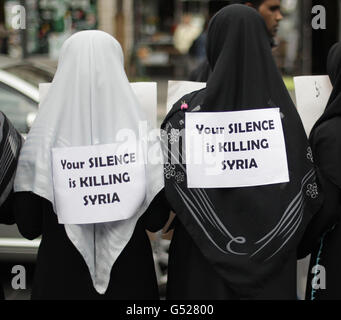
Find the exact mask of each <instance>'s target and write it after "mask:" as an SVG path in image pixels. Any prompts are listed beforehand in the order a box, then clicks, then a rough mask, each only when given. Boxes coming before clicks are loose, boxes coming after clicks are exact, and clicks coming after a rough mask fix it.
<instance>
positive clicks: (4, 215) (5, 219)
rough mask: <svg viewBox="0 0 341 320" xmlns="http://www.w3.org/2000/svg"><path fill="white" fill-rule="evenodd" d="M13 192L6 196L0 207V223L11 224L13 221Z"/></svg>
mask: <svg viewBox="0 0 341 320" xmlns="http://www.w3.org/2000/svg"><path fill="white" fill-rule="evenodd" d="M13 198H14V197H13V192H11V193H10V195H9V196H8V197H7V199H6V201H5V202H4V203H3V204H2V206H1V207H0V223H3V224H7V225H11V224H14V223H15V219H14V214H13V210H12V203H13Z"/></svg>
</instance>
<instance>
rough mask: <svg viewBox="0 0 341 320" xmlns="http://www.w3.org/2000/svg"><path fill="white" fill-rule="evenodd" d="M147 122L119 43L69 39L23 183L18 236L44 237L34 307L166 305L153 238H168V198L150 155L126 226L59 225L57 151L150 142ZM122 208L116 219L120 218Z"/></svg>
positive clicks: (31, 140) (122, 222) (19, 180)
mask: <svg viewBox="0 0 341 320" xmlns="http://www.w3.org/2000/svg"><path fill="white" fill-rule="evenodd" d="M146 119H147V118H146V116H145V115H144V114H143V112H142V110H141V107H140V106H139V103H138V101H137V99H136V97H135V95H134V93H133V92H132V89H131V87H130V84H129V82H128V79H127V77H126V74H125V72H124V68H123V53H122V49H121V47H120V45H119V43H118V42H117V41H116V40H115V39H114V38H113V37H112V36H110V35H109V34H106V33H104V32H102V31H83V32H79V33H76V34H75V35H73V36H72V37H70V38H69V39H68V40H67V41H66V42H65V44H64V45H63V48H62V51H61V55H60V58H59V63H58V69H57V72H56V75H55V77H54V80H53V82H52V85H51V87H50V89H49V92H48V95H47V96H46V98H45V99H44V101H43V103H42V105H41V108H40V111H39V114H38V116H37V119H36V121H35V123H34V125H33V127H32V129H31V131H30V133H29V135H28V137H27V140H26V142H25V145H24V147H23V150H22V152H21V155H20V158H19V164H18V171H17V175H16V179H15V186H14V187H15V191H16V192H17V193H16V194H15V195H16V204H15V215H16V221H17V224H18V227H19V230H20V232H21V233H22V234H23V235H24V236H25V237H26V238H29V239H34V238H36V237H38V236H40V235H42V242H41V245H40V248H39V253H38V260H37V266H36V274H35V280H34V284H33V292H32V299H157V298H158V289H157V281H156V276H155V269H154V264H153V258H152V251H151V247H150V242H149V239H148V237H147V235H146V232H145V229H149V230H150V231H156V230H158V229H160V228H161V227H162V226H161V225H160V224H159V225H158V223H156V222H155V221H156V220H155V219H154V218H153V215H158V213H159V212H160V211H162V210H166V211H167V210H169V209H168V208H167V207H166V202H165V201H164V196H163V191H162V188H163V168H162V164H161V163H158V164H155V165H152V164H151V161H149V158H148V157H149V156H147V154H148V153H147V152H146V151H148V150H149V149H148V148H145V149H144V153H143V156H144V158H145V161H144V162H143V167H144V175H143V179H144V181H139V184H140V185H142V186H143V188H142V193H141V189H140V191H139V192H140V194H139V197H137V194H136V193H135V191H134V189H132V191H131V192H129V196H130V199H129V202H131V203H134V206H132V208H134V209H130V210H133V211H131V212H130V214H129V217H128V218H127V217H126V218H125V219H121V218H119V219H113V220H116V221H111V222H110V220H109V222H106V221H105V222H103V223H96V224H95V223H88V224H64V225H62V224H58V221H57V218H58V220H60V219H59V218H60V217H59V212H58V203H56V200H55V199H56V195H57V192H56V191H55V189H54V187H53V183H54V175H53V172H52V171H53V170H52V152H51V150H52V149H54V148H69V147H80V146H81V147H82V146H96V145H106V144H112V143H117V140H118V139H119V138H117V137H119V135H120V134H121V138H122V132H127V130H128V131H129V132H130V133H133V134H135V135H136V136H137V137H139V139H140V140H141V139H144V138H145V137H141V136H139V124H140V123H141V121H146ZM147 145H148V147H150V145H151V143H149V144H147ZM155 147H156V149H158V147H159V145H158V142H157V141H155V142H154V145H153V148H154V150H155ZM143 179H142V180H143ZM131 185H133V184H131ZM132 188H133V186H132ZM141 195H142V196H141ZM138 199H140V200H138ZM152 201H153V202H152ZM56 208H57V209H56ZM97 208H98V207H97ZM114 208H115V207H114V206H113V214H114V215H115V214H116V215H120V214H121V212H115V209H114ZM96 210H99V209H93V214H94V215H96V213H98V211H96ZM116 211H117V210H116ZM142 215H143V216H142ZM140 217H141V219H139V218H140ZM158 220H159V219H158ZM82 223H83V222H82Z"/></svg>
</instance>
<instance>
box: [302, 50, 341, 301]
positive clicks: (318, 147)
mask: <svg viewBox="0 0 341 320" xmlns="http://www.w3.org/2000/svg"><path fill="white" fill-rule="evenodd" d="M327 71H328V74H329V77H330V80H331V82H332V84H333V87H334V88H333V91H332V93H331V96H330V98H329V101H328V104H327V107H326V109H325V111H324V113H323V115H322V116H321V117H320V119H319V120H318V121H317V122H316V124H315V126H314V128H313V130H312V131H311V134H310V143H311V147H312V150H313V156H314V159H315V163H316V166H317V167H318V169H319V173H320V174H319V180H320V182H321V184H322V187H323V190H324V194H325V201H324V205H323V207H322V209H321V211H320V212H319V213H318V214H317V215H316V216H315V217H314V219H313V220H312V222H311V223H310V224H309V227H308V228H307V231H306V234H305V235H304V239H303V241H302V243H301V248H300V256H301V257H304V256H305V255H307V254H308V253H310V252H311V251H312V255H311V259H310V266H309V279H308V282H307V290H306V299H308V300H310V299H311V300H315V299H321V300H330V299H341V293H340V287H341V276H340V270H341V258H340V247H341V225H340V224H339V223H338V224H336V225H335V223H337V222H338V221H339V219H340V214H341V169H340V162H341V135H340V132H341V129H340V128H341V43H337V44H335V45H334V46H333V47H332V48H331V50H330V52H329V55H328V61H327ZM313 247H315V248H314V249H313V250H311V249H312V248H313ZM317 265H320V266H321V267H323V268H324V269H325V274H324V272H321V270H320V269H319V267H317V268H314V267H315V266H317ZM324 276H326V277H325V278H324ZM324 282H325V286H324ZM313 284H314V285H313ZM315 285H316V286H315Z"/></svg>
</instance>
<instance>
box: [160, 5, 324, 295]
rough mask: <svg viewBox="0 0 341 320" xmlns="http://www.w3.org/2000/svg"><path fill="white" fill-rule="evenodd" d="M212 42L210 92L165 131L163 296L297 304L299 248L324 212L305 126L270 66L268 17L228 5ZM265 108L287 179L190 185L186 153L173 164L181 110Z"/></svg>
mask: <svg viewBox="0 0 341 320" xmlns="http://www.w3.org/2000/svg"><path fill="white" fill-rule="evenodd" d="M207 40H208V42H207V58H208V61H209V64H210V66H211V69H212V70H213V72H212V74H211V76H210V78H209V81H208V83H207V87H206V88H205V89H203V90H200V91H196V92H193V93H191V94H188V95H186V96H184V97H183V98H182V99H180V101H179V102H178V103H176V104H175V105H174V106H173V108H172V110H171V111H170V113H169V114H168V115H167V117H166V119H165V121H164V122H163V124H162V128H163V129H164V130H165V131H164V132H163V138H164V140H165V141H164V155H165V159H166V160H165V162H166V164H165V188H166V189H165V190H166V196H167V198H168V201H169V202H170V205H171V206H172V208H173V209H174V211H175V212H176V214H177V220H176V222H175V223H174V225H175V226H174V236H173V239H172V243H171V246H170V252H169V273H168V288H167V290H168V292H167V297H168V299H245V298H246V299H296V297H297V296H296V249H297V245H298V242H299V241H300V239H301V236H302V234H303V232H304V230H305V227H306V225H307V223H308V221H309V220H310V219H311V217H312V216H313V214H314V213H315V211H316V210H317V209H318V208H319V206H320V199H319V198H320V197H319V196H318V191H317V186H316V182H315V171H314V166H313V163H312V159H311V157H310V153H311V150H310V148H309V146H308V141H307V138H306V135H305V132H304V129H303V126H302V123H301V120H300V118H299V115H298V113H297V111H296V109H295V106H294V104H293V102H292V101H291V99H290V96H289V94H288V92H287V90H286V88H285V86H284V83H283V81H282V78H281V75H280V73H279V71H278V69H277V67H276V64H275V62H274V60H273V57H272V53H271V39H270V37H269V35H268V32H267V29H266V25H265V23H264V20H263V19H262V17H261V16H260V14H259V13H258V12H257V11H256V10H253V9H251V8H248V7H247V6H243V5H231V6H228V7H226V8H223V9H222V10H220V11H219V12H218V13H217V14H216V15H215V16H214V17H213V18H212V20H211V22H210V25H209V29H208V39H207ZM184 102H186V103H187V105H188V108H187V109H186V108H184V107H183V103H184ZM181 105H182V106H181ZM264 108H279V109H280V112H281V116H282V125H283V130H284V137H285V143H286V151H287V160H288V168H289V176H290V182H288V183H284V184H275V185H268V186H259V187H247V188H221V189H189V188H187V177H186V165H183V164H182V162H181V161H182V160H183V156H184V155H183V154H181V153H180V156H179V158H180V163H179V162H176V163H174V156H175V155H174V152H177V151H179V150H181V148H180V147H179V150H176V144H175V143H174V142H176V141H177V140H180V145H182V144H184V141H183V140H182V139H181V136H180V137H179V136H177V134H178V132H180V131H181V129H183V128H185V127H186V126H185V112H198V111H200V112H226V111H241V110H253V109H264ZM172 158H173V159H172ZM171 159H172V160H173V163H171ZM181 177H182V178H181ZM231 248H232V250H228V249H231Z"/></svg>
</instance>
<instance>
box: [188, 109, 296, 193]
mask: <svg viewBox="0 0 341 320" xmlns="http://www.w3.org/2000/svg"><path fill="white" fill-rule="evenodd" d="M185 140H186V141H185V144H186V164H187V181H188V187H189V188H226V187H231V188H232V187H248V186H257V185H267V184H274V183H284V182H288V181H289V173H288V164H287V156H286V149H285V141H284V134H283V128H282V122H281V117H280V112H279V109H278V108H269V109H258V110H248V111H237V112H215V113H198V112H196V113H186V133H185Z"/></svg>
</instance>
